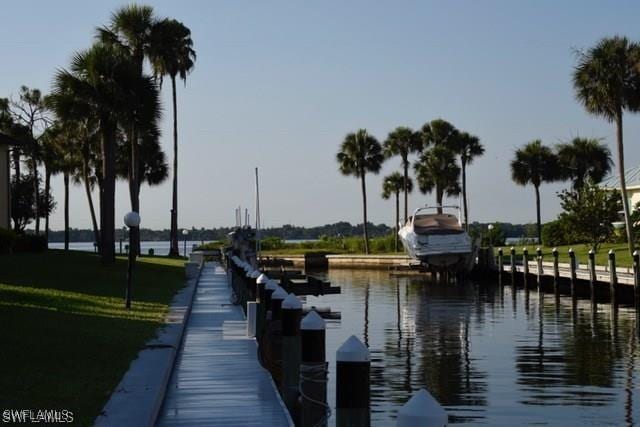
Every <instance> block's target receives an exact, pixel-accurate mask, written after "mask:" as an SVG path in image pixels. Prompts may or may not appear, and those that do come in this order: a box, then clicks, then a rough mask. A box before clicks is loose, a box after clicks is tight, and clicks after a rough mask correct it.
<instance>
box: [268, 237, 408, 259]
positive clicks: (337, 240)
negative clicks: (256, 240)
mask: <svg viewBox="0 0 640 427" xmlns="http://www.w3.org/2000/svg"><path fill="white" fill-rule="evenodd" d="M261 245H262V250H261V253H262V255H264V256H285V255H304V254H313V253H331V254H360V255H361V254H364V240H363V239H362V237H359V236H353V237H329V238H328V237H324V238H321V239H320V240H312V241H303V242H285V241H283V240H282V239H279V238H273V237H270V238H266V239H264V240H263V241H262V242H261ZM394 248H395V240H394V236H384V237H374V238H371V239H369V253H370V254H373V255H402V254H403V253H404V252H403V250H402V245H400V246H399V248H398V252H396V251H395V250H394Z"/></svg>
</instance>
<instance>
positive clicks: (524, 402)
mask: <svg viewBox="0 0 640 427" xmlns="http://www.w3.org/2000/svg"><path fill="white" fill-rule="evenodd" d="M327 279H328V280H330V281H331V282H332V283H333V284H336V285H340V286H341V287H342V294H340V295H327V296H323V297H317V298H316V297H307V304H308V305H317V306H330V307H331V308H332V309H333V310H334V311H340V312H342V319H341V320H336V321H331V320H329V321H328V325H327V358H328V359H329V361H330V383H329V386H328V398H329V402H330V403H331V404H332V406H333V405H334V404H335V351H336V349H337V348H338V347H339V346H340V345H341V344H342V343H343V342H344V341H345V340H346V339H347V338H348V337H349V336H350V335H352V334H354V335H356V336H358V337H359V338H360V339H361V340H362V341H363V342H365V343H366V344H367V345H368V346H369V348H370V351H371V360H372V363H371V405H372V407H371V413H372V425H393V423H394V422H395V414H396V411H397V410H398V408H399V407H401V406H402V404H403V403H404V402H406V400H407V399H408V398H409V397H410V396H411V395H412V394H413V393H414V392H415V391H417V390H418V389H420V388H423V387H424V388H426V389H427V390H429V392H431V393H432V394H433V395H434V397H435V398H436V399H437V400H438V401H439V402H440V403H441V404H443V406H444V407H445V409H446V411H447V412H448V414H449V420H450V424H452V425H491V426H514V425H547V426H595V425H598V426H601V425H610V426H624V425H627V426H631V425H635V423H637V422H638V416H637V415H636V413H635V411H638V410H640V406H639V404H640V401H639V399H640V390H638V386H637V379H636V376H637V375H638V374H639V372H638V357H637V356H638V354H637V353H638V350H637V346H638V342H637V339H636V337H635V312H634V310H633V309H628V308H622V307H621V308H619V309H618V310H617V315H615V314H614V312H613V310H612V309H611V307H610V306H609V305H605V304H600V305H598V307H597V311H595V313H592V309H591V305H590V302H589V301H585V300H579V301H577V303H576V304H575V305H573V304H572V301H571V298H569V297H560V298H558V299H556V297H555V296H554V295H553V294H539V293H538V292H537V291H524V290H523V289H517V290H515V291H514V290H513V289H512V288H511V287H510V286H505V287H504V288H502V287H499V286H497V285H479V284H471V283H468V284H465V285H437V284H433V283H427V282H426V280H425V279H424V278H416V277H414V278H391V277H389V275H388V274H387V273H386V272H383V271H363V270H330V271H329V272H328V274H327Z"/></svg>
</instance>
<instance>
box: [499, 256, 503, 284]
mask: <svg viewBox="0 0 640 427" xmlns="http://www.w3.org/2000/svg"><path fill="white" fill-rule="evenodd" d="M503 256H504V254H503V253H502V248H499V249H498V280H499V282H500V283H502V274H503V273H504V260H503V259H502V257H503Z"/></svg>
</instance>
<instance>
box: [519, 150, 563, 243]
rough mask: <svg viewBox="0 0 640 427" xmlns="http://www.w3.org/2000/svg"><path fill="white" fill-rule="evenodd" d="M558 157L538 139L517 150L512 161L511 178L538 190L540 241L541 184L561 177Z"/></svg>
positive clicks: (537, 214) (539, 238) (540, 230)
mask: <svg viewBox="0 0 640 427" xmlns="http://www.w3.org/2000/svg"><path fill="white" fill-rule="evenodd" d="M558 169H559V168H558V158H557V156H556V155H555V154H554V153H553V151H552V150H551V148H549V147H547V146H545V145H543V144H542V141H540V140H539V139H536V140H535V141H531V142H529V143H528V144H526V145H525V146H524V147H522V148H520V149H518V150H516V152H515V157H514V159H513V160H512V161H511V179H512V180H513V181H514V182H515V183H516V184H518V185H522V186H525V185H527V184H531V185H533V187H534V188H535V192H536V220H537V232H538V242H540V243H542V225H541V224H542V223H541V221H540V185H541V184H542V183H543V182H552V181H555V180H557V179H559V171H558Z"/></svg>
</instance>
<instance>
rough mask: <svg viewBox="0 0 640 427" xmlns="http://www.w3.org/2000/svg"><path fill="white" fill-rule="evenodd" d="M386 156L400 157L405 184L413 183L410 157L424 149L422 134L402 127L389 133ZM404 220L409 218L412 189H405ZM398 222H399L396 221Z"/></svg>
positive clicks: (386, 141) (385, 145)
mask: <svg viewBox="0 0 640 427" xmlns="http://www.w3.org/2000/svg"><path fill="white" fill-rule="evenodd" d="M383 149H384V155H385V157H386V158H389V157H392V156H400V158H401V159H402V169H403V172H404V175H403V176H404V180H403V183H405V184H408V183H409V182H411V180H410V178H409V155H410V154H411V153H417V152H418V151H420V150H421V149H422V139H421V137H420V134H419V133H417V132H414V131H413V130H412V129H411V128H408V127H404V126H400V127H397V128H395V129H394V130H393V131H391V132H390V133H389V136H387V139H386V140H385V141H384V144H383ZM403 191H404V220H405V221H406V220H407V219H408V218H409V207H408V204H409V202H408V198H409V193H410V192H411V189H409V187H408V186H407V187H404V188H403ZM396 222H397V221H396Z"/></svg>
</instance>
